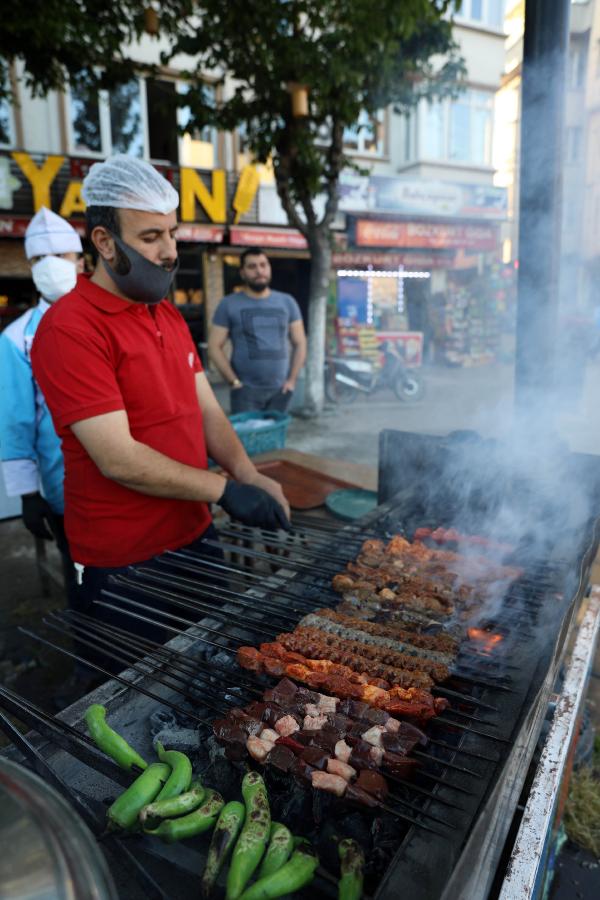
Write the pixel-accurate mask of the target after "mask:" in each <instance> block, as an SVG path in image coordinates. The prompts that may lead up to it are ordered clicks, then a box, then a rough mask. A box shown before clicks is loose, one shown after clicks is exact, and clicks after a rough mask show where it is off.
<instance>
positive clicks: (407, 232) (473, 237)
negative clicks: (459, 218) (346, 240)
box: [356, 219, 498, 252]
mask: <svg viewBox="0 0 600 900" xmlns="http://www.w3.org/2000/svg"><path fill="white" fill-rule="evenodd" d="M356 244H357V246H359V247H406V248H410V247H416V248H426V249H428V250H458V249H464V250H477V251H479V252H482V251H485V250H495V249H496V248H497V246H498V232H497V229H496V228H495V227H494V226H493V225H487V224H486V225H461V224H454V223H453V224H448V225H446V224H443V223H439V222H386V221H383V220H381V219H380V220H377V219H359V220H358V221H357V223H356Z"/></svg>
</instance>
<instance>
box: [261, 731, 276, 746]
mask: <svg viewBox="0 0 600 900" xmlns="http://www.w3.org/2000/svg"><path fill="white" fill-rule="evenodd" d="M259 737H260V739H261V741H270V742H271V743H272V744H274V743H275V741H277V740H278V739H279V735H278V734H277V732H276V731H275V730H274V729H273V728H263V730H262V731H261V733H260V734H259Z"/></svg>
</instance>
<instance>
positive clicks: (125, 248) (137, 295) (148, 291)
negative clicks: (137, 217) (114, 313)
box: [102, 234, 179, 304]
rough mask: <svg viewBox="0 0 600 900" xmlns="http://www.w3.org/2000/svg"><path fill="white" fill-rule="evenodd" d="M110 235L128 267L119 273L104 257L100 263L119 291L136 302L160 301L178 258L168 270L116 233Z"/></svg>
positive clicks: (176, 267) (170, 279)
mask: <svg viewBox="0 0 600 900" xmlns="http://www.w3.org/2000/svg"><path fill="white" fill-rule="evenodd" d="M111 237H112V238H113V240H114V242H115V244H116V245H117V247H118V248H119V250H120V251H121V253H122V255H123V256H124V257H125V260H126V261H127V263H128V265H129V268H128V270H127V272H125V273H124V274H120V273H119V272H116V271H115V270H114V269H113V267H112V266H110V265H109V264H108V263H107V262H106V260H105V259H102V263H103V264H104V268H105V269H106V271H107V272H108V274H109V275H110V277H111V278H112V280H113V281H114V283H115V284H116V286H117V287H118V288H119V290H120V291H121V293H122V294H124V295H125V296H126V297H127V298H128V299H129V300H136V301H137V302H138V303H149V304H154V303H160V301H161V300H162V299H163V298H164V297H166V295H167V294H168V292H169V288H170V287H171V282H172V281H173V277H174V275H175V272H176V271H177V269H178V268H179V260H177V261H176V263H175V265H174V266H173V268H172V269H171V271H170V272H168V271H167V270H166V269H163V267H162V266H157V265H156V263H153V262H150V260H149V259H146V257H145V256H142V254H141V253H138V251H137V250H134V248H133V247H130V246H129V244H126V243H125V242H124V241H122V240H121V238H119V237H117V235H116V234H112V235H111Z"/></svg>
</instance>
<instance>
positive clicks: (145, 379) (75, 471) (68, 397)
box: [32, 155, 289, 629]
mask: <svg viewBox="0 0 600 900" xmlns="http://www.w3.org/2000/svg"><path fill="white" fill-rule="evenodd" d="M83 198H84V200H85V202H86V204H87V209H86V218H87V228H88V234H89V237H90V240H91V242H92V244H93V246H94V247H95V250H96V253H97V255H98V261H97V264H96V268H95V271H94V273H93V275H92V276H91V278H90V277H86V276H85V275H82V276H80V277H79V279H78V281H77V285H76V287H75V289H74V290H73V291H72V292H71V293H70V294H68V295H67V296H66V297H64V298H63V299H62V300H60V301H59V302H58V303H57V304H56V305H55V306H54V307H53V309H51V310H50V312H49V313H48V314H47V315H46V316H45V318H44V320H43V322H42V324H41V326H40V328H39V329H38V332H37V335H36V339H35V342H34V345H33V349H32V360H33V369H34V373H35V376H36V378H37V379H38V381H39V383H40V385H41V387H42V390H43V391H44V394H45V396H46V399H47V401H48V405H49V407H50V411H51V413H52V416H53V419H54V423H55V426H56V429H57V431H58V433H59V435H60V437H61V438H62V441H63V451H64V454H65V461H66V477H65V499H66V515H65V524H66V529H67V535H68V538H69V544H70V546H71V552H72V556H73V559H74V560H75V562H76V563H77V564H79V566H80V572H81V580H82V584H81V588H80V598H81V599H82V602H83V603H84V604H89V605H90V610H91V611H92V613H93V614H94V615H96V616H100V615H102V614H104V613H103V611H102V610H101V609H100V608H99V607H98V605H97V604H95V603H94V601H95V600H97V599H102V598H100V596H99V595H100V591H101V589H102V587H106V586H107V583H108V580H109V578H110V577H111V576H112V575H114V574H115V573H118V572H119V570H123V569H125V568H126V567H127V566H129V565H131V564H135V563H140V562H148V561H150V560H152V558H153V557H156V556H160V555H161V554H162V553H163V552H164V551H167V550H178V549H182V548H184V547H185V548H193V549H197V548H198V547H199V546H202V548H203V549H204V552H210V550H208V549H207V546H208V545H207V544H206V543H204V544H202V541H203V539H204V538H206V537H207V536H211V537H212V536H214V535H215V534H216V533H215V532H214V530H213V531H212V532H211V529H212V525H211V515H210V510H209V506H208V504H209V503H218V504H220V505H221V506H222V507H223V508H224V509H225V511H226V512H228V513H229V514H230V515H231V516H232V517H233V518H237V519H239V520H241V521H242V522H244V523H245V524H251V525H256V526H260V527H263V528H269V529H275V528H288V527H289V521H288V518H289V506H288V504H287V501H286V499H285V497H284V495H283V492H282V490H281V487H280V485H279V484H277V483H276V482H275V481H272V480H271V479H269V478H266V477H265V476H263V475H261V474H260V473H259V472H258V471H257V470H256V467H255V466H254V465H253V463H252V462H251V461H250V459H249V458H248V456H247V454H246V452H245V450H244V448H243V446H242V444H241V443H240V441H239V439H238V438H237V436H236V434H235V431H234V430H233V428H232V426H231V424H230V423H229V421H228V419H227V417H226V416H225V414H224V413H223V411H222V409H221V407H220V405H219V403H218V401H217V400H216V398H215V396H214V394H213V392H212V389H211V387H210V385H209V383H208V380H207V378H206V375H205V374H204V372H203V371H202V365H201V363H200V360H199V358H198V354H197V352H196V348H195V346H194V344H193V342H192V339H191V336H190V333H189V330H188V327H187V325H186V324H185V321H184V319H183V317H182V316H181V314H180V313H179V311H178V310H177V309H176V308H175V306H174V305H173V304H171V303H170V302H168V301H167V300H166V299H165V298H166V295H167V293H168V291H169V289H170V286H171V282H172V280H173V276H174V274H175V272H176V270H177V244H176V233H177V215H176V209H177V206H178V204H179V196H178V194H177V192H176V191H175V190H174V188H173V187H172V185H171V184H170V183H169V182H168V181H167V180H166V179H165V178H163V176H162V175H160V174H159V172H158V171H157V170H156V169H155V168H154V167H153V166H151V165H150V164H149V163H146V162H144V161H142V160H139V159H136V158H134V157H128V156H124V155H119V156H115V157H112V158H110V159H108V160H107V161H106V162H104V163H96V164H95V165H93V166H92V168H91V169H90V172H89V174H88V175H87V177H86V179H85V181H84V184H83ZM208 456H210V457H211V458H212V459H214V460H215V461H216V462H217V463H218V464H219V465H220V466H221V467H222V468H223V469H225V470H226V471H227V472H228V473H229V474H230V475H231V478H230V479H228V478H226V477H225V476H224V475H222V474H217V472H211V471H208V469H207V457H208ZM163 571H164V569H163ZM119 619H120V622H119V623H120V624H122V626H123V627H129V628H130V629H131V628H138V627H139V623H136V621H135V620H132V619H131V618H130V617H128V616H119ZM113 621H115V619H114V618H113Z"/></svg>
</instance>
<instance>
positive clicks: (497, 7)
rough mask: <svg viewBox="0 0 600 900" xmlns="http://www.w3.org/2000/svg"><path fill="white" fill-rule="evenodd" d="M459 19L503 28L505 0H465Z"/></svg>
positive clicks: (489, 26)
mask: <svg viewBox="0 0 600 900" xmlns="http://www.w3.org/2000/svg"><path fill="white" fill-rule="evenodd" d="M456 18H457V20H459V21H460V20H464V21H466V22H473V23H474V24H479V25H486V26H487V27H488V28H497V29H502V27H503V24H504V0H463V3H462V6H461V8H460V13H459V14H458V15H457V16H456Z"/></svg>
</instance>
